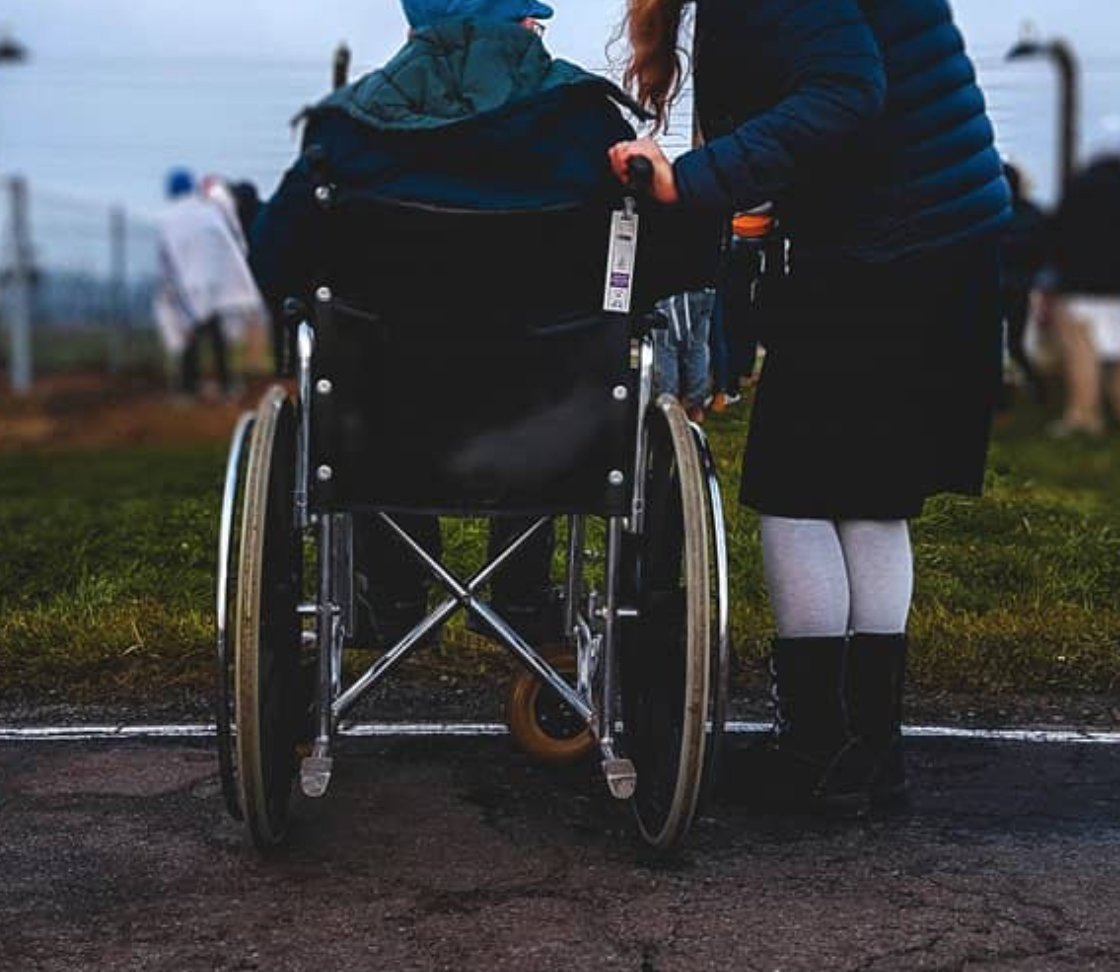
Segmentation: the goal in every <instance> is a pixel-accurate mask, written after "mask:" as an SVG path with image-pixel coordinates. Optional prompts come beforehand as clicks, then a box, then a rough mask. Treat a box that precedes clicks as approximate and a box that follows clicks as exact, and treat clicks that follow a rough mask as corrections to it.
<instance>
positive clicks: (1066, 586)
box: [0, 410, 1120, 702]
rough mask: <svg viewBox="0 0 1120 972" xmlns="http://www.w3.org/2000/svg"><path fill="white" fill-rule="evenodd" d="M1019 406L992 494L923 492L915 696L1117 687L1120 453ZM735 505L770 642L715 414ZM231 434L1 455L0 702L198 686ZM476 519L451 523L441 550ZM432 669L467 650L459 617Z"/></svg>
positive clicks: (745, 626)
mask: <svg viewBox="0 0 1120 972" xmlns="http://www.w3.org/2000/svg"><path fill="white" fill-rule="evenodd" d="M1038 424H1039V417H1038V416H1035V415H1029V414H1028V415H1024V416H1023V417H1021V418H1020V419H1019V420H1018V424H1016V425H1014V426H1012V427H1010V428H1008V429H1005V430H1002V431H1001V432H1000V434H999V435H998V437H997V442H996V444H995V447H994V449H993V455H992V462H991V467H990V472H989V491H988V496H987V497H986V498H985V499H984V500H982V501H976V500H969V499H962V498H956V497H946V498H942V499H938V500H936V501H935V502H933V503H932V504H931V505H930V507H929V511H928V515H927V516H926V517H925V518H923V519H922V520H921V521H920V522H919V523H918V524H917V525H916V528H915V547H916V554H917V576H918V589H917V595H916V602H915V609H914V615H913V623H912V632H913V635H914V647H915V651H914V672H915V678H916V681H917V682H918V684H919V685H920V686H921V687H922V688H925V689H928V690H939V691H942V690H961V691H974V692H981V693H985V694H989V695H998V694H1001V693H1024V692H1025V693H1032V692H1039V693H1049V692H1075V693H1076V692H1086V693H1103V692H1109V691H1112V690H1114V689H1116V688H1117V686H1118V685H1120V491H1118V490H1117V489H1116V485H1117V484H1118V483H1120V449H1118V448H1117V441H1116V439H1115V438H1113V439H1111V440H1109V441H1106V442H1096V443H1089V442H1060V443H1057V442H1052V441H1049V440H1047V439H1045V438H1043V437H1041V436H1040V435H1039V434H1038V433H1037V427H1038ZM709 431H710V433H711V435H712V438H713V444H714V447H715V449H716V452H717V456H718V460H719V464H720V471H721V476H722V478H723V481H724V486H725V491H726V496H727V499H728V503H727V507H728V520H729V523H728V525H729V532H730V538H731V554H732V561H733V568H734V581H733V592H734V614H733V625H734V630H735V637H736V644H737V647H738V649H739V651H740V653H741V654H742V655H744V656H746V657H748V658H750V657H758V656H761V655H763V654H764V653H765V651H766V648H767V643H768V641H769V638H770V636H771V624H772V622H771V618H770V615H769V611H768V608H767V605H766V598H765V591H764V587H763V582H762V567H761V557H760V552H759V544H758V526H757V520H756V518H755V516H754V515H753V514H752V513H751V512H749V511H747V510H743V509H741V508H740V507H738V505H737V504H736V503H735V502H734V498H735V488H736V480H737V477H738V466H739V461H740V455H741V449H742V441H743V438H744V435H745V416H744V415H743V413H742V410H740V411H739V412H738V413H737V414H735V415H734V416H733V417H725V418H718V419H715V420H713V421H712V422H711V423H710V424H709ZM223 466H224V445H222V444H215V445H205V446H199V445H192V446H178V447H163V448H143V449H131V450H119V451H109V452H90V451H82V452H65V453H43V452H29V453H23V454H15V455H6V456H0V542H2V544H3V546H2V554H0V697H4V698H15V697H23V698H33V699H38V700H45V699H51V698H62V699H65V700H67V701H75V702H81V701H93V700H106V699H113V700H127V699H140V698H143V697H145V696H148V697H152V698H162V699H166V698H168V697H169V696H171V695H174V694H175V693H177V692H185V693H192V692H199V691H208V690H209V686H210V682H211V671H210V663H211V662H210V659H211V645H212V626H213V616H212V606H211V605H212V572H213V563H214V551H215V548H216V543H217V513H218V496H219V491H220V487H221V478H222V472H223ZM483 537H484V527H483V525H481V524H479V523H473V522H466V523H453V524H448V525H447V526H446V527H445V539H446V546H447V548H448V556H449V559H450V560H451V561H452V563H455V564H457V565H459V566H460V568H463V567H464V566H465V565H466V564H467V563H468V562H470V561H472V560H473V558H475V557H476V556H477V554H478V553H479V552H480V550H481V546H482V543H483ZM448 642H449V644H448V645H447V646H446V647H445V648H444V649H443V652H442V655H443V657H442V658H440V659H438V661H439V662H440V663H447V664H449V665H450V664H452V659H453V658H456V657H459V656H458V654H457V653H456V651H455V649H456V648H457V647H459V646H460V644H462V643H467V644H466V646H467V647H471V648H474V649H476V650H475V651H472V652H468V653H467V655H466V656H465V657H464V658H463V659H462V663H463V664H466V665H470V666H476V665H478V664H483V665H484V664H485V661H484V660H483V661H481V662H480V661H479V659H480V658H483V659H484V657H485V653H481V654H480V653H479V652H478V651H477V649H478V647H479V646H478V644H477V643H474V642H470V636H468V635H466V634H465V632H463V630H462V629H461V628H456V629H454V630H453V631H452V633H451V635H450V636H449V639H448Z"/></svg>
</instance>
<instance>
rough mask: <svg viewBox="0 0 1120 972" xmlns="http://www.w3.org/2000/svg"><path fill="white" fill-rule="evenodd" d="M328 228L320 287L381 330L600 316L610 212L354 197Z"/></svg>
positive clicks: (521, 326) (502, 326)
mask: <svg viewBox="0 0 1120 972" xmlns="http://www.w3.org/2000/svg"><path fill="white" fill-rule="evenodd" d="M328 222H329V226H330V232H329V234H328V239H327V241H326V243H327V246H326V252H325V253H324V255H323V256H324V260H323V266H324V270H323V273H322V277H323V279H322V281H321V283H322V284H325V285H326V286H328V287H330V289H331V290H332V291H333V292H334V294H335V296H336V297H337V298H338V299H339V300H342V301H344V302H347V303H349V304H351V305H354V306H358V307H361V308H362V309H363V310H365V311H367V312H369V313H372V314H375V315H377V316H378V317H379V318H380V319H381V321H382V326H385V327H389V328H394V329H396V328H403V329H405V330H406V331H410V332H419V333H425V334H431V333H432V332H433V331H435V332H440V331H446V330H453V331H458V330H464V329H465V330H470V331H479V330H483V329H484V330H487V331H491V332H494V331H497V332H508V331H510V330H513V331H521V332H524V331H526V330H535V329H537V328H540V327H547V326H549V325H551V324H555V323H559V322H563V321H565V320H570V319H573V318H587V317H588V316H593V315H594V316H598V315H599V314H600V311H601V307H602V302H603V285H604V279H605V271H606V259H607V246H608V232H609V228H610V211H609V208H608V207H607V206H605V205H604V206H598V207H589V208H562V209H546V210H535V211H530V212H524V211H475V210H447V209H435V208H430V207H425V206H420V205H411V204H402V203H396V202H392V201H384V200H376V199H365V200H363V199H360V198H353V197H351V198H342V199H340V200H339V201H338V202H337V203H335V205H334V206H333V208H332V210H331V212H330V218H329V221H328ZM401 336H402V337H403V335H401Z"/></svg>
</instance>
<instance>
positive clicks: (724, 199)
mask: <svg viewBox="0 0 1120 972" xmlns="http://www.w3.org/2000/svg"><path fill="white" fill-rule="evenodd" d="M698 3H699V9H698V14H697V17H698V19H697V54H696V66H695V71H696V100H697V107H698V111H699V114H700V120H701V126H702V129H703V131H704V134H705V136H706V137H707V140H708V141H707V144H706V145H705V147H703V148H701V149H699V150H697V151H694V152H690V153H688V154H686V155H684V156H682V157H681V158H680V159H678V160H677V162H676V165H675V170H676V177H677V183H678V187H679V189H680V192H681V196H682V199H683V201H684V203H685V204H686V205H688V206H692V207H704V208H711V209H720V210H724V211H730V210H745V209H749V208H752V207H754V206H757V205H759V204H760V203H763V202H767V201H774V202H776V203H777V204H778V206H779V212H780V213H781V216H782V220H783V224H784V225H785V227H786V230H787V231H788V232H789V234H790V235H791V237H792V238H793V239H794V241H795V244H796V245H797V246H799V247H801V248H804V249H817V250H821V251H825V252H833V253H840V254H843V255H846V256H850V257H855V258H857V259H861V260H868V261H885V260H891V259H894V258H897V257H901V256H905V255H907V254H909V253H912V252H915V251H920V250H924V249H928V248H930V247H936V246H942V245H946V244H949V243H953V242H956V241H961V240H966V239H970V238H972V237H975V236H977V235H979V234H983V233H987V232H991V231H994V230H996V229H997V228H999V227H1000V226H1002V225H1003V224H1004V223H1005V222H1006V221H1007V219H1008V218H1009V216H1010V209H1009V207H1010V201H1011V196H1010V190H1009V188H1008V186H1007V183H1006V180H1005V179H1004V177H1003V170H1002V165H1001V162H1000V159H999V156H998V154H997V152H996V150H995V147H994V145H993V131H992V126H991V123H990V121H989V119H988V116H987V112H986V107H985V103H984V97H983V95H982V94H981V92H980V89H979V87H978V86H977V84H976V73H975V70H974V68H973V66H972V62H971V61H970V60H969V58H968V55H967V54H966V52H965V46H964V41H963V39H962V37H961V34H960V32H959V31H958V29H957V28H956V26H955V25H954V23H953V17H952V12H951V10H950V8H949V5H948V3H947V2H946V0H698Z"/></svg>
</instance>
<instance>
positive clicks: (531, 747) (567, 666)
mask: <svg viewBox="0 0 1120 972" xmlns="http://www.w3.org/2000/svg"><path fill="white" fill-rule="evenodd" d="M541 655H542V657H543V658H544V660H545V661H546V662H548V664H549V665H551V666H552V667H553V668H555V669H556V671H557V672H558V673H559V674H560V675H563V676H565V677H567V678H572V679H574V678H575V675H576V658H575V654H574V653H573V651H572V650H571V649H570V648H567V647H565V646H563V645H556V646H553V647H550V648H546V649H544V650H543V651H542V652H541ZM506 721H507V723H508V724H509V731H510V735H511V736H513V740H514V742H515V743H517V745H518V747H520V749H521V750H522V751H523V752H525V753H527V754H528V755H529V756H531V757H533V759H536V760H539V761H540V762H542V763H549V764H551V765H553V766H558V765H565V764H568V763H576V762H579V761H580V760H581V759H584V758H586V757H587V756H588V754H590V753H591V751H592V750H593V749H594V748H595V738H594V736H593V735H592V734H591V729H590V728H589V727H588V726H587V725H586V724H585V723H584V722H583V721H582V720H581V719H580V718H579V717H578V716H577V715H576V714H575V713H574V712H572V711H571V710H570V709H569V708H568V707H567V706H566V705H564V703H563V702H561V701H560V700H559V699H558V698H556V697H555V695H554V694H553V693H552V692H551V691H549V690H548V689H546V688H545V687H544V686H543V685H542V684H541V683H540V682H538V681H537V679H536V678H534V677H533V676H532V675H531V674H530V673H529V672H526V671H522V672H518V673H517V675H515V676H514V678H513V680H512V681H511V682H510V685H509V696H508V698H507V701H506Z"/></svg>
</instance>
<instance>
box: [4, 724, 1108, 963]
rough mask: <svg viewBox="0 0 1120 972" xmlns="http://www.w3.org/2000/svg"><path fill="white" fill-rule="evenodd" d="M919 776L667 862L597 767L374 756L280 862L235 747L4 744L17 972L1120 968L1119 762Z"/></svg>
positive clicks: (697, 842)
mask: <svg viewBox="0 0 1120 972" xmlns="http://www.w3.org/2000/svg"><path fill="white" fill-rule="evenodd" d="M736 745H737V746H741V745H743V741H741V740H739V741H737V742H736ZM910 762H911V768H912V778H913V781H914V793H913V796H912V799H911V803H910V807H909V808H908V810H906V811H905V812H904V813H902V814H900V815H896V816H892V817H889V818H876V819H870V820H864V821H854V822H853V821H835V820H833V821H822V820H814V819H809V818H793V817H760V816H752V815H750V814H749V813H747V812H746V811H745V810H744V809H742V808H741V807H738V806H735V805H729V804H726V803H721V804H716V805H713V806H711V807H710V808H709V809H708V810H707V811H706V813H705V814H704V816H703V818H702V819H701V820H700V822H699V824H698V826H697V827H696V829H695V831H694V833H693V835H692V838H691V840H690V842H689V844H688V846H687V848H686V849H685V850H684V851H683V852H681V853H680V854H678V855H677V856H675V857H673V858H670V859H667V860H655V859H651V858H649V857H647V856H646V855H645V854H644V853H643V851H642V850H641V848H640V846H639V845H638V843H637V841H636V839H635V837H634V834H633V831H632V828H631V824H630V820H629V817H628V815H627V812H626V809H625V807H622V806H619V805H616V804H613V803H612V802H611V801H610V800H609V799H608V798H607V797H606V796H605V794H604V789H603V787H602V785H601V784H600V783H599V782H597V781H596V780H595V779H594V778H593V777H592V776H591V775H590V774H589V773H588V772H587V771H586V770H569V771H565V772H557V771H555V770H546V769H542V768H540V767H537V766H534V765H532V764H530V763H529V762H528V761H526V760H525V759H524V758H523V757H522V756H520V755H518V754H516V753H513V752H511V750H510V747H509V743H508V741H506V740H504V739H466V740H459V739H441V740H351V741H348V742H347V743H346V744H345V751H344V752H343V753H342V754H341V755H340V758H339V761H338V763H337V764H336V765H337V766H338V771H337V773H336V779H335V782H334V784H333V786H332V790H331V792H330V794H329V795H328V796H327V798H326V799H324V800H322V801H318V802H315V803H314V804H312V803H310V802H305V801H302V800H301V801H300V802H299V803H298V805H297V808H296V816H297V819H296V825H295V827H294V830H293V833H292V835H291V836H292V839H291V843H290V845H289V846H288V847H287V848H286V849H285V850H283V851H282V852H280V853H278V854H275V855H273V856H271V857H270V858H267V859H262V858H260V857H259V856H258V855H257V854H256V853H255V852H253V851H252V850H250V849H249V848H248V847H247V846H246V845H245V842H244V840H243V838H242V835H241V832H240V830H239V827H238V825H237V824H235V823H234V822H233V821H231V820H229V819H228V818H227V817H226V816H225V815H224V811H223V808H222V804H221V799H220V796H219V792H218V781H217V775H216V768H215V762H214V757H213V753H212V751H211V749H210V748H209V744H204V743H183V742H180V743H163V744H144V743H137V742H128V741H126V742H119V741H117V742H109V743H87V744H74V743H59V742H52V743H31V744H29V743H3V744H0V969H3V970H5V972H25V970H27V972H30V970H42V972H48V970H49V972H53V970H67V972H69V970H92V969H109V970H118V969H119V970H156V969H158V970H161V972H194V970H207V972H218V970H222V972H225V970H231V972H232V970H253V969H261V970H276V972H285V970H316V972H320V970H322V972H326V970H351V969H353V970H373V969H387V970H389V969H392V970H413V969H415V970H429V969H433V970H434V969H455V970H474V969H477V970H517V972H525V970H533V972H536V970H553V969H555V970H561V969H562V970H565V972H573V970H577V972H578V970H601V969H628V970H633V972H670V970H707V969H732V970H743V972H750V970H766V972H778V970H781V972H796V970H807V972H810V970H811V972H823V970H829V972H831V970H851V972H856V970H860V972H888V970H889V972H894V970H935V969H937V970H943V969H944V970H950V969H952V970H957V969H959V970H986V972H996V970H1000V972H1003V970H1008V972H1010V970H1014V972H1035V970H1038V972H1042V970H1046V972H1049V970H1062V969H1066V968H1068V969H1071V970H1072V969H1079V970H1082V969H1084V970H1091V969H1117V970H1120V747H1116V746H1107V745H1105V746H1092V745H1056V744H1047V745H1034V744H1025V743H1014V742H995V741H981V740H935V739H919V740H915V741H913V742H912V743H911V745H910Z"/></svg>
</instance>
